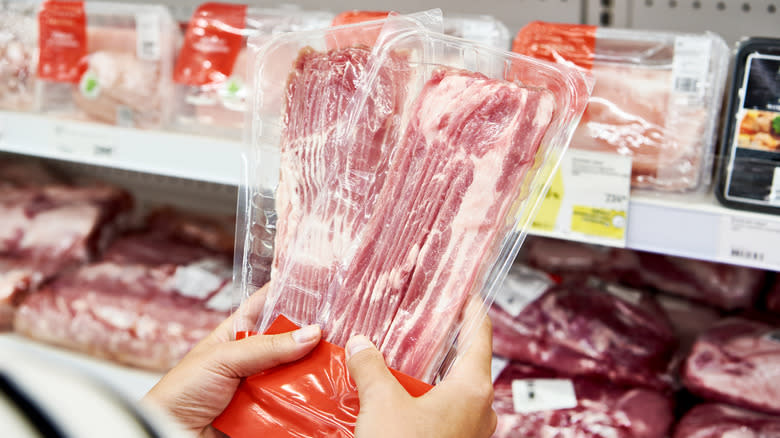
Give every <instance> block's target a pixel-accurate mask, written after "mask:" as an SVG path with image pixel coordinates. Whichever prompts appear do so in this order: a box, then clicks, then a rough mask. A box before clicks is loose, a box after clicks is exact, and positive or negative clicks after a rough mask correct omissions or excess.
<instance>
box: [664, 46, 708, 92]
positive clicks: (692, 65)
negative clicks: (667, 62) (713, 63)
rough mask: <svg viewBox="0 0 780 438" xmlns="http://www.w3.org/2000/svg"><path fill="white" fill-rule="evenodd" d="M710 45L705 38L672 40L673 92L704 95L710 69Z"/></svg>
mask: <svg viewBox="0 0 780 438" xmlns="http://www.w3.org/2000/svg"><path fill="white" fill-rule="evenodd" d="M710 51H711V43H710V40H709V39H707V38H701V37H697V36H679V37H677V38H675V40H674V60H673V62H672V84H673V91H674V92H676V93H684V94H704V91H705V90H704V86H703V85H704V83H705V82H706V80H707V72H709V69H710Z"/></svg>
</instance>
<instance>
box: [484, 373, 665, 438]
mask: <svg viewBox="0 0 780 438" xmlns="http://www.w3.org/2000/svg"><path fill="white" fill-rule="evenodd" d="M550 378H553V379H555V378H558V379H560V378H562V377H560V376H559V375H556V373H555V372H554V371H549V370H545V369H542V368H537V367H534V366H531V365H526V364H522V363H519V362H512V363H511V364H510V365H509V366H508V367H507V369H506V370H504V372H503V373H501V375H500V376H499V377H498V380H496V383H495V385H494V389H495V401H494V402H493V408H494V409H495V410H496V413H497V414H498V427H497V429H496V433H495V435H494V437H495V438H516V437H524V438H537V437H538V438H548V437H549V438H552V437H555V438H569V437H571V438H574V437H578V438H586V437H593V438H597V437H598V438H602V437H611V438H664V437H665V436H666V433H667V431H668V429H669V426H670V425H671V423H672V420H673V416H672V401H671V400H670V399H669V398H668V397H666V396H663V395H662V394H660V393H658V392H655V391H652V390H649V389H644V388H628V387H622V386H618V385H614V384H612V383H609V382H606V381H600V380H593V379H587V378H583V377H575V378H573V379H570V381H571V382H572V384H573V387H574V392H575V394H576V402H577V406H576V407H573V408H568V409H552V410H550V409H548V410H537V411H533V412H527V413H516V412H515V409H514V394H513V390H512V382H513V381H514V380H527V379H550ZM563 378H564V379H565V377H563ZM537 389H539V388H537ZM518 395H521V394H518ZM522 395H525V394H522Z"/></svg>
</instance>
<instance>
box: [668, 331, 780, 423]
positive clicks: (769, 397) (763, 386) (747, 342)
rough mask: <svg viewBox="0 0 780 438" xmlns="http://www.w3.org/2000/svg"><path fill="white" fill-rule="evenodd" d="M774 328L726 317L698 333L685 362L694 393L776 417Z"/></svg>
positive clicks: (779, 338)
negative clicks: (699, 334) (698, 335)
mask: <svg viewBox="0 0 780 438" xmlns="http://www.w3.org/2000/svg"><path fill="white" fill-rule="evenodd" d="M778 382H780V324H775V325H770V324H766V323H763V322H759V321H751V320H747V319H743V318H726V319H724V320H722V321H720V322H719V323H718V324H716V325H715V326H713V327H712V328H710V329H709V330H707V331H706V332H705V333H704V334H702V335H701V336H700V337H699V339H698V340H697V341H696V343H695V344H694V345H693V349H692V351H691V354H690V356H688V359H687V360H686V362H685V368H684V370H683V383H684V384H685V386H686V387H687V388H688V389H689V390H690V391H691V392H693V393H694V394H697V395H699V396H701V397H704V398H706V399H708V400H715V401H723V402H726V403H730V404H734V405H737V406H742V407H745V408H749V409H753V410H757V411H763V412H767V413H770V414H775V415H778V414H780V385H778Z"/></svg>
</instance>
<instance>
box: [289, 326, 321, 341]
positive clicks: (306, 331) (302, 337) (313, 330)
mask: <svg viewBox="0 0 780 438" xmlns="http://www.w3.org/2000/svg"><path fill="white" fill-rule="evenodd" d="M319 336H320V326H318V325H307V326H306V327H303V328H300V329H298V330H296V331H294V332H292V338H293V340H294V341H295V342H297V343H299V344H308V343H309V342H311V341H313V340H315V339H317V338H318V337H319Z"/></svg>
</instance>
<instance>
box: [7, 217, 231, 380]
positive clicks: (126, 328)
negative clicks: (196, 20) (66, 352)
mask: <svg viewBox="0 0 780 438" xmlns="http://www.w3.org/2000/svg"><path fill="white" fill-rule="evenodd" d="M188 218H191V219H192V220H191V221H189V220H188ZM161 220H165V221H166V223H164V224H163V223H161ZM222 221H223V220H222V219H219V218H205V217H199V216H192V215H190V214H189V213H185V212H179V211H174V210H171V209H164V210H159V211H156V212H154V213H153V214H152V215H151V216H150V217H149V220H148V224H147V227H146V229H144V230H143V231H137V232H132V233H128V234H125V235H123V236H122V237H121V238H119V239H117V240H116V241H115V242H114V243H113V244H112V245H111V246H110V247H109V248H108V249H107V250H106V252H105V254H104V255H103V257H102V258H101V259H100V260H99V261H98V262H95V263H90V264H88V265H85V266H81V267H79V268H77V269H75V270H72V271H70V272H67V273H65V274H63V275H61V276H58V277H57V278H56V279H54V280H53V281H52V282H51V283H49V284H47V285H46V286H45V287H44V288H42V289H41V290H40V291H38V292H36V293H34V294H30V295H29V296H28V297H27V298H26V299H24V301H22V303H21V305H20V306H19V309H18V311H17V313H16V317H15V319H14V330H15V331H17V332H18V333H21V334H23V335H25V336H28V337H30V338H33V339H37V340H40V341H43V342H47V343H50V344H54V345H58V346H63V347H66V348H69V349H72V350H77V351H82V352H84V353H87V354H90V355H93V356H97V357H101V358H105V359H109V360H112V361H116V362H120V363H123V364H127V365H132V366H135V367H141V368H146V369H151V370H158V371H164V370H167V369H169V368H171V367H173V366H174V365H175V364H176V363H178V362H179V361H180V360H181V358H182V357H184V355H185V354H186V353H187V352H188V351H189V350H190V349H191V348H192V347H193V346H194V345H195V344H196V343H197V342H199V341H200V340H201V339H203V338H204V337H205V336H206V335H208V334H209V333H210V332H211V331H212V330H213V329H214V328H216V326H217V325H219V323H220V322H222V321H223V320H224V319H225V318H226V317H227V315H228V311H229V309H230V307H231V304H232V303H231V292H232V284H231V280H232V269H231V266H230V260H231V259H230V252H229V251H227V252H226V251H224V250H221V251H215V250H213V249H209V248H208V247H206V246H204V244H207V243H208V242H210V241H211V240H212V238H211V237H210V236H212V235H213V234H214V229H213V226H212V224H214V223H220V222H222ZM185 223H186V224H187V226H186V227H185V226H184V225H183V224H185ZM170 224H176V226H173V227H172V226H171V225H170ZM184 230H186V231H185V232H183V231H184ZM231 231H232V230H231ZM193 235H197V236H201V237H205V239H202V240H201V241H199V239H197V238H193V237H192V236H193ZM231 235H232V232H228V233H226V238H230V237H231Z"/></svg>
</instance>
